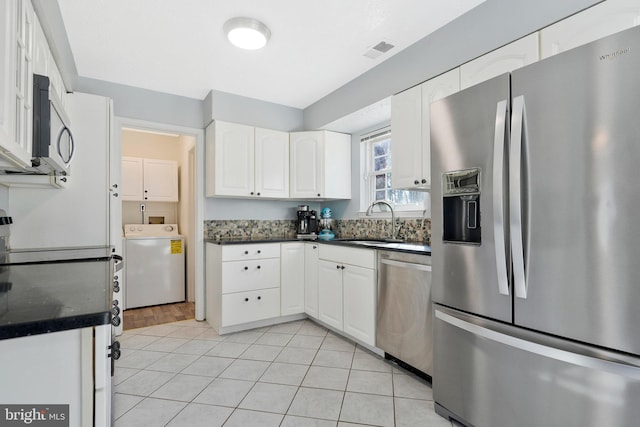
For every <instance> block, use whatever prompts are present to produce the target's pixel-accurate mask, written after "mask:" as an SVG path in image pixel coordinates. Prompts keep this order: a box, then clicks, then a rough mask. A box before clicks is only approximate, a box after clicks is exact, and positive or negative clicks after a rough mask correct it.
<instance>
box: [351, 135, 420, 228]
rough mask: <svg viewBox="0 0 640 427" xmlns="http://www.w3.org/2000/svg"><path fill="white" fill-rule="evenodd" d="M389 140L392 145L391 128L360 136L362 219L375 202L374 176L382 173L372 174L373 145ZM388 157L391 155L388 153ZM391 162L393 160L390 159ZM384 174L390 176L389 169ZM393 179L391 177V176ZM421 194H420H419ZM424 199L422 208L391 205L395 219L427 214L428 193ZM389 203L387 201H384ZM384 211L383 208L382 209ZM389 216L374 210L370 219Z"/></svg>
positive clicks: (386, 212) (385, 211) (387, 212)
mask: <svg viewBox="0 0 640 427" xmlns="http://www.w3.org/2000/svg"><path fill="white" fill-rule="evenodd" d="M385 139H390V143H391V144H393V132H392V130H391V126H385V127H382V128H379V129H377V130H374V131H371V132H367V133H365V134H362V135H360V159H361V162H360V172H361V180H360V184H361V186H360V188H361V191H360V201H361V202H360V216H361V217H364V216H366V215H365V212H366V210H367V208H368V207H369V206H370V205H371V203H373V201H375V191H376V190H375V175H379V174H380V173H381V172H382V171H375V172H374V164H373V163H374V153H373V144H374V143H376V142H379V141H384V140H385ZM389 156H391V154H390V153H389ZM391 162H393V159H391ZM384 173H389V174H391V173H392V172H391V168H388V169H386V170H384ZM391 179H393V175H392V176H391ZM396 191H411V190H396ZM421 193H422V192H421ZM424 194H425V198H424V200H423V201H422V206H417V205H398V204H395V203H392V206H393V209H394V212H395V214H396V216H397V217H424V215H425V214H426V213H427V211H428V208H429V205H430V203H429V202H430V199H429V195H428V193H426V192H424ZM385 200H387V201H389V200H388V199H385ZM383 209H384V208H383ZM387 216H390V212H389V211H388V210H386V209H385V210H384V211H379V210H378V209H375V211H374V212H373V213H372V217H387Z"/></svg>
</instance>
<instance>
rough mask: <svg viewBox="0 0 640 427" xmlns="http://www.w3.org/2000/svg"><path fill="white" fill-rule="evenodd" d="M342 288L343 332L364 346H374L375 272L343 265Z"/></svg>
mask: <svg viewBox="0 0 640 427" xmlns="http://www.w3.org/2000/svg"><path fill="white" fill-rule="evenodd" d="M342 287H343V310H344V332H346V333H347V334H349V335H351V336H352V337H354V338H356V339H358V340H360V341H362V342H364V343H366V344H369V345H372V346H373V345H375V337H376V330H375V325H376V316H375V313H376V274H375V270H371V269H369V268H362V267H356V266H353V265H345V269H344V270H342Z"/></svg>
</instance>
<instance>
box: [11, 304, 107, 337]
mask: <svg viewBox="0 0 640 427" xmlns="http://www.w3.org/2000/svg"><path fill="white" fill-rule="evenodd" d="M109 323H111V311H110V310H109V311H99V312H96V313H89V314H82V315H78V316H69V317H62V318H58V319H43V320H34V321H31V322H25V323H12V324H7V325H2V326H0V340H5V339H11V338H21V337H28V336H34V335H41V334H48V333H51V332H62V331H68V330H70V329H81V328H87V327H92V326H100V325H106V324H109Z"/></svg>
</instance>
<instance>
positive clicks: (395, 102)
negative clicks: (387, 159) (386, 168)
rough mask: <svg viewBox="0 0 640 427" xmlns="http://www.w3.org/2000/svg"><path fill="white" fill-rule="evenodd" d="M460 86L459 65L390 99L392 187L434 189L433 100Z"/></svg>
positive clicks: (448, 93) (449, 93) (456, 89)
mask: <svg viewBox="0 0 640 427" xmlns="http://www.w3.org/2000/svg"><path fill="white" fill-rule="evenodd" d="M459 89H460V70H459V69H458V68H456V69H454V70H451V71H449V72H447V73H444V74H442V75H440V76H437V77H435V78H433V79H431V80H428V81H426V82H424V83H423V84H421V85H419V86H415V87H412V88H411V89H407V90H405V91H404V92H401V93H399V94H397V95H395V96H393V97H392V98H391V132H392V137H391V138H392V140H393V143H392V144H391V158H392V159H393V165H392V185H393V188H397V189H423V190H424V189H429V188H431V156H430V150H431V148H430V147H431V142H430V130H431V126H430V124H429V123H430V110H431V103H432V102H433V101H435V100H438V99H440V98H444V97H445V96H448V95H451V94H452V93H455V92H457V91H458V90H459Z"/></svg>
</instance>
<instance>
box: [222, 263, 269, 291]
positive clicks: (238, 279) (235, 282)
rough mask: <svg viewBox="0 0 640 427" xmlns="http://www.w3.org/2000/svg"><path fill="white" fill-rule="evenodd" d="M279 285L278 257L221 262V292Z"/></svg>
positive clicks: (251, 289)
mask: <svg viewBox="0 0 640 427" xmlns="http://www.w3.org/2000/svg"><path fill="white" fill-rule="evenodd" d="M279 286H280V259H278V258H268V259H252V260H246V261H229V262H223V263H222V293H223V294H227V293H230V292H244V291H253V290H256V289H266V288H276V287H279Z"/></svg>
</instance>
